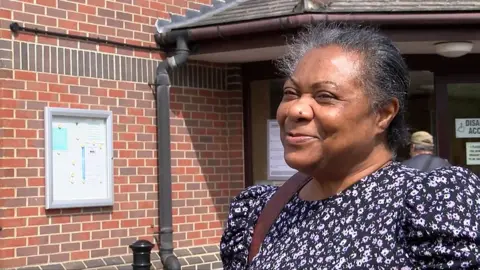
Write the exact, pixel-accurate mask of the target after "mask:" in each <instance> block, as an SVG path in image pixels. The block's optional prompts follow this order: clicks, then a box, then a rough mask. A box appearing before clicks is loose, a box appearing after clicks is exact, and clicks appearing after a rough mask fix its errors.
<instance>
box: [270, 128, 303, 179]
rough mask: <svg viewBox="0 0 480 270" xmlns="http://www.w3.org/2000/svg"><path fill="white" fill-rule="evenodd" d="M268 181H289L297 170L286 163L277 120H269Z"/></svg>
mask: <svg viewBox="0 0 480 270" xmlns="http://www.w3.org/2000/svg"><path fill="white" fill-rule="evenodd" d="M267 132H268V134H267V135H268V151H267V152H268V153H267V158H268V180H288V178H290V177H291V176H292V175H294V174H295V173H297V170H295V169H292V168H291V167H290V166H288V165H287V163H286V162H285V158H284V156H283V152H284V150H283V145H282V142H281V140H280V126H279V125H278V122H277V120H268V128H267Z"/></svg>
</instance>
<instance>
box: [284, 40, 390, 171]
mask: <svg viewBox="0 0 480 270" xmlns="http://www.w3.org/2000/svg"><path fill="white" fill-rule="evenodd" d="M362 61H363V60H362V57H361V56H360V55H359V54H357V53H352V52H345V51H343V50H342V49H341V48H340V47H338V46H327V47H323V48H317V49H312V50H310V51H309V52H308V53H307V54H306V55H305V56H304V57H303V58H302V59H301V60H300V62H299V63H298V65H297V67H296V69H295V71H294V73H293V75H292V76H291V77H290V78H288V79H287V81H286V83H285V85H284V96H283V99H282V102H281V103H280V105H279V107H278V110H277V120H278V123H279V125H280V128H281V140H282V143H283V146H284V148H285V160H286V162H287V164H288V165H289V166H291V167H292V168H295V169H297V170H299V171H302V172H304V173H313V172H314V171H315V170H317V169H319V168H321V167H325V166H327V165H329V166H331V165H334V166H340V167H339V168H341V166H342V165H344V166H350V165H352V164H356V163H357V162H359V161H361V160H364V159H365V158H366V157H368V155H369V154H370V153H371V152H372V149H373V147H374V145H375V141H376V139H375V137H376V136H378V134H379V133H382V132H383V131H384V130H385V128H386V126H382V127H380V126H381V125H379V122H380V121H381V119H379V117H378V116H377V114H376V113H374V112H373V111H372V110H371V109H370V108H371V106H370V100H369V98H368V96H367V95H366V93H365V91H364V89H363V86H362V84H361V82H360V69H361V68H362ZM387 126H388V124H387ZM346 168H348V167H346Z"/></svg>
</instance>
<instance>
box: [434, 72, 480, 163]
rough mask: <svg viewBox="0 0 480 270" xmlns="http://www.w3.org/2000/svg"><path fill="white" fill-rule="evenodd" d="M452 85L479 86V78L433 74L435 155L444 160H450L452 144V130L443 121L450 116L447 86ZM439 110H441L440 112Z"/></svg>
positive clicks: (464, 75)
mask: <svg viewBox="0 0 480 270" xmlns="http://www.w3.org/2000/svg"><path fill="white" fill-rule="evenodd" d="M454 83H479V84H480V78H479V76H478V73H477V74H474V73H443V72H442V73H438V72H435V73H434V85H435V91H434V96H435V126H436V133H437V134H436V138H437V139H436V141H437V142H436V144H437V154H438V156H440V157H442V158H445V159H449V158H450V154H451V143H452V142H451V138H450V134H451V130H452V128H454V126H452V123H450V121H445V119H448V118H449V116H450V111H449V108H448V84H454ZM439 108H441V110H440V109H439ZM442 120H443V121H442Z"/></svg>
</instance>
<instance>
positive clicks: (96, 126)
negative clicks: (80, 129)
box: [87, 121, 105, 143]
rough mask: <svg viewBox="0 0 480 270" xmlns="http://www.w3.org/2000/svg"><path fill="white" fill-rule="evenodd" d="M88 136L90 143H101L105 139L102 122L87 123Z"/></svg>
mask: <svg viewBox="0 0 480 270" xmlns="http://www.w3.org/2000/svg"><path fill="white" fill-rule="evenodd" d="M87 129H88V132H87V134H88V138H87V140H88V141H90V142H92V143H103V142H104V140H105V129H104V125H103V123H102V122H97V121H91V122H90V123H88V126H87Z"/></svg>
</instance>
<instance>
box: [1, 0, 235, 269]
mask: <svg viewBox="0 0 480 270" xmlns="http://www.w3.org/2000/svg"><path fill="white" fill-rule="evenodd" d="M163 2H164V1H146V0H143V1H139V0H123V1H120V0H118V1H104V0H94V1H93V0H83V1H82V0H76V1H73V0H72V1H61V0H59V1H57V0H43V1H40V0H37V1H33V0H31V1H27V0H26V1H9V0H2V6H1V7H0V23H1V25H0V37H1V40H0V127H1V131H0V132H1V133H0V163H1V164H0V177H1V180H0V227H2V230H1V231H0V268H6V267H20V266H25V265H37V264H55V263H60V262H67V261H76V260H88V259H92V258H103V257H112V256H122V255H126V254H128V253H129V252H130V251H129V248H128V245H129V244H131V243H132V242H133V241H135V240H137V239H140V238H142V239H148V240H150V241H152V242H153V237H152V236H153V232H154V231H158V220H157V215H158V212H157V209H158V205H157V184H156V181H157V176H156V162H157V161H156V157H157V153H156V141H155V140H156V127H155V104H154V97H153V94H152V91H151V89H150V88H149V86H148V83H149V82H153V71H154V69H155V66H156V64H157V63H158V60H160V59H161V57H162V56H161V55H160V54H159V53H154V52H148V51H139V50H137V51H133V50H130V49H125V48H115V47H110V46H104V45H98V44H94V43H79V42H75V41H71V40H65V39H56V38H51V37H44V36H35V35H30V34H25V33H21V34H19V35H18V36H13V35H12V33H11V32H10V31H9V29H8V25H9V23H10V22H11V21H17V22H19V23H21V24H24V23H25V24H26V26H34V27H39V25H40V27H41V26H42V25H43V26H45V29H48V30H51V31H68V32H69V33H71V34H85V33H88V34H89V35H93V36H94V35H96V34H98V35H100V36H101V37H107V38H111V39H115V40H118V41H121V42H128V43H134V44H142V45H153V33H154V28H153V25H154V22H155V20H156V19H157V18H158V17H162V16H166V12H167V11H168V12H178V13H183V12H184V11H185V7H187V6H189V7H196V6H197V4H198V3H194V2H199V3H201V2H209V1H177V0H174V1H166V2H170V3H172V2H173V4H171V5H168V4H165V3H163ZM74 57H75V58H74ZM67 58H68V59H69V60H67ZM80 59H82V61H83V62H82V63H83V65H82V64H80ZM87 59H88V62H87ZM152 59H156V60H152ZM42 60H43V61H42ZM47 60H48V61H47ZM106 63H109V65H108V67H107V65H106ZM111 63H114V66H115V68H114V69H112V64H111ZM171 77H172V83H173V85H174V87H173V88H172V91H171V106H172V112H171V119H172V120H171V123H172V127H171V135H172V166H173V168H172V172H173V174H174V176H173V182H174V184H173V194H172V197H173V205H174V210H173V214H174V217H173V221H174V232H175V233H174V239H175V247H176V248H185V247H191V246H199V245H208V244H211V245H217V244H218V241H219V237H220V235H221V232H222V229H221V228H222V225H223V222H224V220H225V218H226V213H227V210H228V209H227V208H228V203H229V199H230V198H231V197H232V196H233V195H235V194H236V193H237V192H238V191H239V190H240V189H241V188H242V187H243V142H242V141H243V136H242V134H243V130H242V102H241V90H240V89H241V85H239V84H238V81H239V80H238V78H239V77H238V70H237V69H236V68H235V67H229V66H226V65H212V64H208V63H191V64H189V65H188V66H185V67H183V68H181V69H180V70H177V71H175V72H174V73H173V74H172V76H171ZM45 106H51V107H70V108H86V109H105V110H111V111H112V112H113V115H114V117H113V120H114V121H113V122H114V151H115V160H114V191H115V204H114V206H113V208H112V207H97V208H79V209H64V210H45V207H44V201H45V198H44V194H45V188H44V185H45V179H44V175H45V174H44V167H43V166H44V149H43V144H44V131H43V110H44V107H45ZM126 256H127V257H129V255H126ZM124 261H126V259H124Z"/></svg>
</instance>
